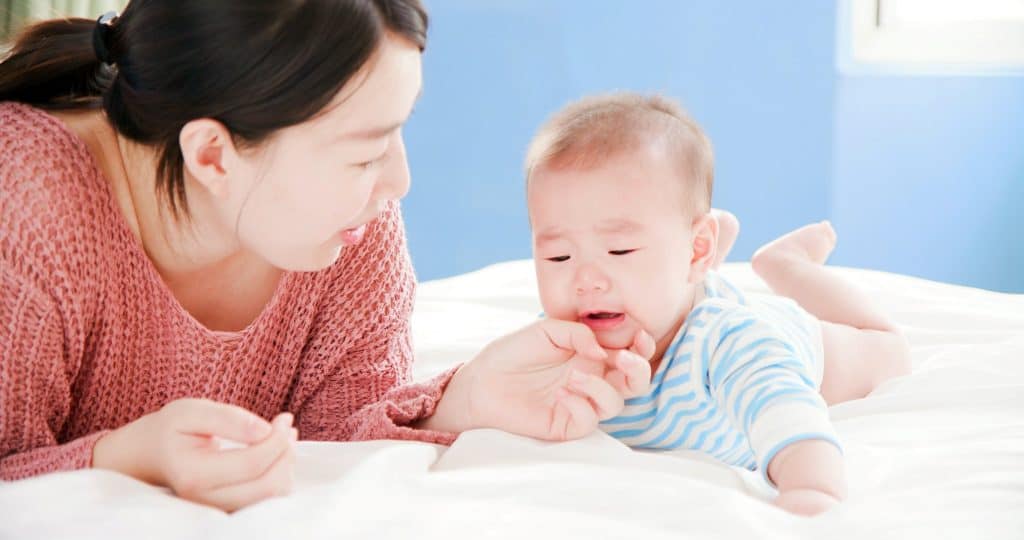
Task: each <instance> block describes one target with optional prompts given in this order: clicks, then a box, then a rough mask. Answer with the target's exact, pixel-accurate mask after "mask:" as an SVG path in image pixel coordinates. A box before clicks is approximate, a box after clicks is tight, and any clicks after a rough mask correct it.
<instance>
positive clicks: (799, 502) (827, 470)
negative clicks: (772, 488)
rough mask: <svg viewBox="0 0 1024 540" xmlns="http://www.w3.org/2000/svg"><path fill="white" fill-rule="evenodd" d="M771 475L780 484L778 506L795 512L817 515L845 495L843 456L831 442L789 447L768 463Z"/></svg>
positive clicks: (805, 442) (818, 441) (802, 442)
mask: <svg viewBox="0 0 1024 540" xmlns="http://www.w3.org/2000/svg"><path fill="white" fill-rule="evenodd" d="M768 477H769V478H770V479H771V480H773V481H774V482H775V485H777V486H778V487H779V496H778V497H777V498H776V499H775V506H778V507H779V508H782V509H784V510H786V511H788V512H792V513H794V514H798V515H802V516H813V515H817V514H820V513H822V512H824V511H826V510H828V509H829V508H832V507H833V506H835V505H837V504H839V503H840V502H841V501H842V499H844V498H846V467H845V466H844V465H843V455H842V454H841V453H840V452H839V449H838V448H836V446H835V445H833V444H832V443H830V442H828V441H824V440H817V439H806V440H802V441H797V442H795V443H792V444H790V445H788V446H786V447H785V448H783V449H782V450H781V451H779V453H778V454H775V457H774V458H773V459H772V461H771V463H769V464H768Z"/></svg>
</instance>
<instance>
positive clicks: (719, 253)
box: [711, 208, 740, 268]
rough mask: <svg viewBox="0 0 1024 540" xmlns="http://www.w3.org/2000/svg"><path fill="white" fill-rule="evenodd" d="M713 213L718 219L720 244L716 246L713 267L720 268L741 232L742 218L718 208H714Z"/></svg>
mask: <svg viewBox="0 0 1024 540" xmlns="http://www.w3.org/2000/svg"><path fill="white" fill-rule="evenodd" d="M711 215H712V216H713V217H714V218H715V220H716V221H718V245H717V246H715V262H714V263H712V264H711V268H718V267H719V266H721V265H722V261H724V260H725V256H726V255H728V254H729V251H731V250H732V245H733V244H735V243H736V237H737V236H739V234H740V220H738V219H736V216H734V215H732V213H731V212H727V211H725V210H719V209H718V208H712V209H711Z"/></svg>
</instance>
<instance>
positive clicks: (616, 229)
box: [594, 219, 643, 234]
mask: <svg viewBox="0 0 1024 540" xmlns="http://www.w3.org/2000/svg"><path fill="white" fill-rule="evenodd" d="M642 229H643V226H642V225H640V224H639V223H637V222H635V221H632V220H629V219H609V220H606V221H602V222H601V223H600V224H598V225H597V226H595V227H594V230H595V231H597V232H598V233H601V234H621V233H633V232H638V231H640V230H642Z"/></svg>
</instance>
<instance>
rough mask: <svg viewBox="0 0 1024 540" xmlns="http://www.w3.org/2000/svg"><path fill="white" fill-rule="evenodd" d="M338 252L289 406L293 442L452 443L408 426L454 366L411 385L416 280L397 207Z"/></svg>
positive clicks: (449, 437)
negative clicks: (292, 417)
mask: <svg viewBox="0 0 1024 540" xmlns="http://www.w3.org/2000/svg"><path fill="white" fill-rule="evenodd" d="M345 249H346V250H350V251H349V252H348V253H345V254H344V255H343V256H342V259H341V260H340V261H339V263H338V268H337V269H335V270H336V276H335V277H334V278H333V279H332V287H331V288H330V289H329V290H328V292H327V294H326V295H325V298H324V300H323V301H322V306H321V307H320V308H318V312H319V313H318V322H317V323H316V324H315V325H314V328H313V331H312V333H311V336H310V339H309V341H308V343H307V345H306V350H305V351H304V360H303V365H302V367H301V368H300V373H299V375H298V381H297V384H296V386H295V388H294V390H293V393H292V398H291V403H290V405H289V408H290V410H292V411H293V412H294V413H295V415H296V424H297V426H298V428H299V434H300V437H302V438H303V439H311V440H333V441H355V440H372V439H402V440H417V441H424V442H432V443H439V444H451V443H452V441H454V440H455V437H456V434H453V433H443V432H436V431H428V430H420V429H415V428H413V427H411V426H412V425H413V424H414V423H415V422H417V421H418V420H422V419H424V418H427V417H429V416H430V415H432V414H433V413H434V410H435V409H436V407H437V404H438V402H439V401H440V400H441V396H442V395H443V394H444V390H445V387H446V386H447V384H448V383H449V382H450V380H451V378H452V375H454V373H455V370H456V368H452V369H451V370H449V371H448V372H446V373H443V374H441V375H439V376H437V377H435V378H433V379H431V380H428V381H425V382H418V383H413V382H412V362H413V347H412V335H411V329H410V324H409V323H410V317H411V316H412V307H413V299H414V295H415V275H414V274H413V270H412V263H411V261H410V259H409V254H408V250H407V248H406V242H405V231H404V225H403V223H402V219H401V213H400V211H399V208H398V205H397V204H392V205H391V206H390V207H389V208H388V209H387V210H385V212H384V213H383V214H382V215H381V217H380V218H378V220H377V221H376V222H374V223H373V224H372V225H371V226H369V227H368V228H367V233H366V236H365V238H364V239H363V241H362V243H361V244H359V245H358V246H350V247H348V248H345Z"/></svg>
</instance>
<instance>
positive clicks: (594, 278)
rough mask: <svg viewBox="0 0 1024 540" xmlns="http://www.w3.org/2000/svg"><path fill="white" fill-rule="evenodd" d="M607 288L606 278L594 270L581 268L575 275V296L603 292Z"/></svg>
mask: <svg viewBox="0 0 1024 540" xmlns="http://www.w3.org/2000/svg"><path fill="white" fill-rule="evenodd" d="M608 287H609V282H608V278H607V277H606V276H605V275H604V274H603V273H601V272H600V271H599V270H597V269H596V268H581V269H580V271H579V272H577V273H576V294H586V293H588V292H605V291H607V290H608Z"/></svg>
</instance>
